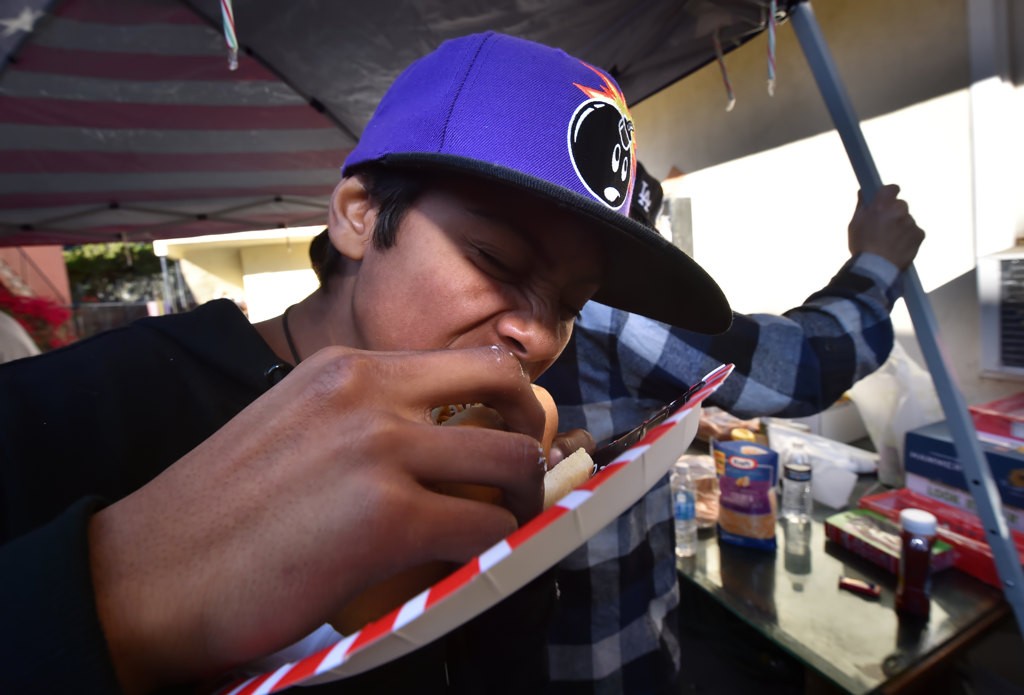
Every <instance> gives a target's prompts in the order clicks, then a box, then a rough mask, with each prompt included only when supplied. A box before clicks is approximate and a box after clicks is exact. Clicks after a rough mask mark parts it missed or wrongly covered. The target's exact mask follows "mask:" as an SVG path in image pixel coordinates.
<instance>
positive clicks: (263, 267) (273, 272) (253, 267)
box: [241, 241, 317, 321]
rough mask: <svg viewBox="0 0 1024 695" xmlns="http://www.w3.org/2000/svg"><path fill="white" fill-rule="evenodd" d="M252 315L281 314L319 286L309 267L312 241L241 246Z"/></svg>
mask: <svg viewBox="0 0 1024 695" xmlns="http://www.w3.org/2000/svg"><path fill="white" fill-rule="evenodd" d="M241 259H242V270H243V273H244V285H245V297H246V302H247V304H248V308H249V319H250V320H252V321H262V320H264V319H269V318H273V317H274V316H279V315H281V314H282V313H283V312H284V310H285V309H287V308H288V307H289V306H290V305H292V304H294V303H295V302H297V301H299V300H301V299H304V298H305V297H307V296H309V295H310V294H311V293H312V292H313V290H315V289H316V288H317V279H316V274H315V273H314V272H313V270H312V269H311V268H310V267H309V242H308V241H304V242H292V243H289V244H275V245H273V246H253V247H249V248H245V249H242V250H241Z"/></svg>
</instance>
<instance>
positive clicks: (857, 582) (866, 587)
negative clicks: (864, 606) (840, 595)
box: [839, 577, 882, 598]
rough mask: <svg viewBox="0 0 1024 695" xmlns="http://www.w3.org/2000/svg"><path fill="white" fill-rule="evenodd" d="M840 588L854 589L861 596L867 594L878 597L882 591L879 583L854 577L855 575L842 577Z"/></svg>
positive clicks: (870, 596) (869, 596)
mask: <svg viewBox="0 0 1024 695" xmlns="http://www.w3.org/2000/svg"><path fill="white" fill-rule="evenodd" d="M839 588H840V589H846V590H847V591H852V592H853V593H855V594H860V595H861V596H867V597H868V598H878V597H879V596H880V595H881V593H882V590H881V589H880V588H879V587H878V585H877V584H874V583H872V582H866V581H864V580H863V579H854V578H853V577H840V578H839Z"/></svg>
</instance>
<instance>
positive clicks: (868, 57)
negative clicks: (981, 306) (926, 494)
mask: <svg viewBox="0 0 1024 695" xmlns="http://www.w3.org/2000/svg"><path fill="white" fill-rule="evenodd" d="M1009 4H1010V5H1013V3H1012V2H1011V3H1009ZM813 7H814V11H815V14H816V16H817V19H818V22H819V23H820V25H821V28H822V32H823V34H824V37H825V39H826V41H827V43H828V46H829V48H830V50H831V53H832V55H833V58H834V60H835V64H836V67H837V70H838V71H839V74H840V76H841V77H842V79H843V81H844V84H845V88H846V91H847V93H848V95H849V97H850V101H851V103H852V105H853V107H854V110H855V111H856V112H857V114H858V116H859V117H860V120H861V126H862V130H863V133H864V137H865V139H866V140H867V143H868V146H869V148H870V151H871V153H872V155H873V158H874V161H875V164H876V166H877V168H878V171H879V173H880V175H881V178H882V179H883V181H885V182H887V183H897V184H899V185H900V186H901V189H902V193H901V195H902V196H903V197H904V198H905V199H906V200H907V201H908V202H909V203H910V206H911V211H912V214H913V215H914V217H915V219H917V221H918V222H919V224H920V225H921V227H922V228H924V229H925V231H926V232H927V235H928V236H927V239H926V241H925V243H924V245H923V246H922V249H921V251H920V253H919V255H918V258H917V261H916V262H915V268H916V270H917V272H918V274H919V275H920V278H921V281H922V284H923V286H924V288H925V290H926V292H928V294H929V298H930V300H931V304H932V306H933V308H934V311H935V314H936V318H937V319H938V321H939V326H940V337H941V340H942V343H943V348H944V350H946V352H947V359H948V360H949V361H950V363H951V366H952V367H953V370H954V377H955V379H956V380H957V382H958V383H959V384H960V386H961V388H962V390H963V391H964V394H965V397H966V398H967V399H968V401H969V402H970V401H976V400H983V399H987V398H989V397H995V396H997V395H1003V394H1004V393H1007V392H1012V391H1017V390H1021V389H1022V388H1024V384H1021V383H1020V382H1013V381H1006V380H1003V379H992V378H988V377H983V376H981V375H980V373H979V371H980V370H979V369H978V361H979V360H978V353H979V338H978V332H979V320H978V300H977V289H976V283H975V281H974V268H975V263H976V259H977V257H978V255H980V254H981V253H984V252H987V253H991V252H993V251H995V250H999V249H1003V248H1006V247H1008V246H1012V245H1013V243H1014V240H1015V237H1016V236H1017V234H1018V233H1019V232H1021V230H1022V229H1024V228H1022V227H1021V223H1020V221H1021V220H1022V219H1024V215H1022V213H1021V211H1022V210H1024V195H1020V193H1021V192H1024V190H1022V186H1021V185H1020V182H1021V180H1022V178H1021V175H1020V174H1018V173H1017V172H1016V169H1017V167H1016V166H1015V165H1012V163H1013V162H1019V161H1021V157H1020V156H1019V155H1020V153H1021V152H1022V151H1024V146H1022V139H1024V127H1022V126H1019V125H1014V124H1020V123H1024V118H1021V117H1020V116H1021V115H1022V114H1024V108H1021V106H1020V104H1021V101H1022V98H1021V96H1020V91H1021V90H1019V89H1017V90H1014V89H1013V87H1012V86H1010V85H1011V83H1009V82H1007V81H1006V80H1000V79H998V76H997V77H996V78H993V79H986V76H985V71H986V69H987V68H986V65H987V64H986V61H989V62H992V61H995V62H996V63H997V64H998V65H1004V66H1005V65H1010V64H1011V61H1010V60H1009V59H1007V60H1006V61H1004V62H1003V63H999V61H998V56H997V55H995V54H996V53H998V51H999V45H998V42H996V44H995V45H990V44H993V42H992V41H991V40H988V41H987V42H986V41H985V37H986V36H988V37H989V39H991V34H992V32H993V31H1002V30H1004V29H1006V27H1010V29H1006V37H1005V38H1006V41H1005V42H1004V43H1005V44H1006V45H1007V46H1005V47H1008V48H1016V47H1019V46H1024V39H1022V38H1021V37H1022V36H1024V32H1022V31H1021V28H1020V24H1021V23H1020V22H1018V21H1016V20H1014V21H1015V23H1011V24H1009V25H1008V24H1006V23H1005V20H1006V14H1007V11H1006V5H1005V3H1002V2H1000V1H999V0H900V2H891V1H890V0H815V1H814V2H813ZM1000 7H1002V11H1003V14H1002V15H1001V16H1002V20H1003V22H1004V23H1003V24H1002V25H1001V28H999V27H997V28H996V29H993V28H992V27H991V26H989V25H987V24H986V22H987V21H989V20H990V19H991V16H990V15H991V12H993V11H995V12H996V14H997V15H998V11H999V8H1000ZM1018 9H1019V8H1018ZM986 12H988V13H989V14H986ZM1013 27H1016V28H1013ZM776 46H777V49H776V50H777V53H776V65H777V82H776V87H775V95H774V96H773V97H772V96H769V95H768V92H767V85H766V70H767V57H766V50H767V36H766V35H765V34H762V35H761V36H759V37H757V38H756V39H755V40H753V41H751V42H750V43H748V44H747V45H745V46H743V47H741V48H739V49H738V50H736V51H734V52H732V53H730V54H729V55H727V56H726V57H725V64H726V69H727V73H728V76H729V79H730V82H731V83H732V86H733V90H734V93H735V96H736V103H735V107H734V108H733V109H732V110H731V111H728V112H727V111H726V108H725V107H726V90H725V86H724V84H723V79H722V76H721V73H720V71H719V67H718V65H716V64H714V63H712V64H710V65H708V66H706V67H705V68H703V69H702V70H701V71H699V72H698V73H696V74H694V75H691V76H690V77H688V78H686V79H684V80H682V81H680V82H679V83H677V84H676V85H674V86H672V87H670V88H669V89H666V90H664V91H663V92H661V93H659V94H657V95H655V96H654V97H651V98H650V99H647V100H645V101H644V102H642V103H640V104H637V105H636V106H635V107H634V108H633V115H634V118H635V119H636V123H637V133H638V153H639V157H640V160H641V161H643V162H644V164H645V166H646V167H647V168H648V170H649V171H651V173H652V174H654V175H655V176H659V177H665V176H667V175H668V174H669V172H670V171H671V170H672V169H673V168H675V169H677V170H679V171H682V172H683V174H684V175H683V176H681V177H678V178H674V179H672V180H671V181H669V182H668V183H667V186H666V188H667V192H668V194H669V195H670V196H672V197H675V198H687V199H689V206H690V210H691V215H692V220H691V222H692V235H693V253H694V256H695V257H696V258H697V260H698V261H700V262H701V263H702V264H703V265H705V267H707V268H708V270H709V271H710V272H711V273H712V274H713V275H714V276H715V277H716V278H717V279H719V281H720V283H721V284H722V286H723V288H724V290H725V292H726V294H727V295H728V296H729V298H730V300H731V301H732V302H733V304H734V306H735V308H736V309H738V310H740V311H743V312H747V313H754V312H771V313H780V312H782V311H784V310H786V309H788V308H789V307H792V306H795V305H797V304H799V303H800V302H802V301H803V299H804V298H805V297H806V296H807V295H808V294H809V293H811V292H812V291H814V290H816V289H817V288H819V287H821V286H822V285H823V284H824V283H826V282H827V281H828V279H829V278H830V277H831V276H832V274H834V272H835V271H836V269H837V268H838V267H839V265H840V264H841V263H842V262H843V261H844V260H845V259H846V258H847V257H848V255H849V254H848V250H847V242H846V227H847V224H848V222H849V219H850V216H851V214H852V212H853V209H854V206H855V203H856V195H857V189H858V188H859V186H858V183H857V180H856V178H855V176H854V174H853V171H852V169H851V167H850V164H849V159H848V158H847V155H846V152H845V150H844V148H843V145H842V142H841V140H840V138H839V136H838V134H837V133H836V132H835V130H834V129H833V126H832V122H831V119H830V117H829V115H828V113H827V110H826V108H825V106H824V102H823V100H822V98H821V96H820V93H819V91H818V88H817V86H816V84H815V82H814V79H813V76H812V75H811V73H810V70H809V68H808V66H807V62H806V60H805V58H804V56H803V53H802V51H801V49H800V46H799V44H798V42H797V40H796V36H795V34H794V32H793V27H792V26H791V25H790V24H788V23H787V24H783V25H781V26H780V27H779V28H778V32H777V44H776ZM1012 55H1014V56H1015V55H1017V54H1016V53H1012ZM1013 60H1017V59H1016V58H1014V59H1013ZM988 68H991V65H989V66H988ZM986 89H989V91H988V92H986V91H985V90H986ZM1008 106H1009V108H1008ZM981 124H984V126H985V128H984V129H982V127H981ZM979 189H980V190H979ZM1014 192H1016V195H1014ZM979 220H982V221H983V223H979ZM893 320H894V324H895V326H896V329H897V332H898V334H899V336H900V338H899V339H900V341H901V343H902V344H904V346H905V347H906V348H907V351H908V352H909V353H910V354H911V355H912V356H914V357H916V358H917V359H918V360H919V361H921V362H922V364H923V360H921V359H920V353H919V351H918V349H917V343H916V339H915V337H914V333H913V330H914V329H913V325H912V322H911V320H910V317H909V315H908V314H907V312H906V309H905V306H904V305H903V302H902V301H901V302H900V304H899V306H898V307H897V309H896V310H895V311H894V313H893Z"/></svg>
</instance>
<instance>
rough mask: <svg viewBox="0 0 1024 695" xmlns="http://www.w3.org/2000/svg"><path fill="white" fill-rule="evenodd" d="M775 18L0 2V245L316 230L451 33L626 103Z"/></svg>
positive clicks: (684, 9) (715, 3) (678, 12)
mask: <svg viewBox="0 0 1024 695" xmlns="http://www.w3.org/2000/svg"><path fill="white" fill-rule="evenodd" d="M792 4H793V3H792V2H787V1H784V0H780V1H779V2H778V11H777V15H776V16H777V17H778V18H779V20H783V19H785V17H786V15H787V13H788V12H789V9H790V6H791V5H792ZM222 5H224V6H226V7H229V8H231V9H232V10H233V17H234V22H233V28H234V38H236V39H237V46H238V48H239V54H238V61H237V69H231V67H230V65H229V57H228V56H229V48H228V43H229V37H230V36H231V35H230V32H228V33H226V32H225V22H224V18H223V14H222ZM768 8H769V2H768V0H646V1H642V2H621V0H585V1H582V0H547V1H546V2H544V3H535V4H532V5H530V4H524V3H520V2H512V1H511V0H494V1H492V2H487V3H481V2H473V1H470V0H383V1H382V2H369V3H366V2H360V3H353V2H327V1H326V0H322V1H320V2H313V1H306V0H301V1H297V2H281V1H280V0H234V2H228V0H224V2H221V3H219V2H216V1H215V0H195V1H191V2H190V1H187V0H64V1H63V2H61V1H56V2H55V1H54V0H0V69H2V71H0V245H8V246H9V245H30V244H53V243H57V244H75V243H85V242H93V241H114V240H152V239H158V238H168V237H181V236H190V235H198V234H216V233H224V232H237V231H244V230H253V229H268V228H274V227H296V226H302V225H313V224H320V223H323V222H324V221H325V219H326V216H325V211H326V204H327V200H328V197H329V195H330V192H331V190H332V189H333V187H334V185H335V184H336V183H337V181H338V178H339V167H340V166H341V164H342V162H343V161H344V157H345V155H346V153H347V152H348V151H349V150H350V149H351V148H352V146H353V145H354V144H355V142H356V141H357V139H358V137H359V134H360V132H361V131H362V128H363V127H364V125H365V124H366V122H367V121H368V120H369V118H370V116H371V114H372V113H373V109H374V107H375V106H376V104H377V102H378V100H379V99H380V97H381V95H382V94H383V93H384V91H385V90H386V89H387V88H388V86H389V85H390V84H391V82H392V80H393V79H394V78H395V76H396V75H397V74H398V73H399V72H401V70H402V69H404V68H405V67H406V66H407V65H408V64H409V63H411V62H412V61H413V60H415V59H416V58H418V57H419V56H422V55H424V54H426V53H428V52H430V51H431V50H433V49H434V48H435V47H437V45H438V44H440V43H441V42H442V41H444V40H445V39H448V38H451V37H454V36H459V35H463V34H466V33H471V32H476V31H484V30H488V29H493V30H497V31H502V32H505V33H509V34H514V35H518V36H522V37H525V38H529V39H533V40H536V41H540V42H542V43H546V44H549V45H553V46H557V47H560V48H563V49H565V50H566V51H568V52H569V53H570V54H573V55H576V56H578V57H580V58H582V59H584V60H586V61H588V62H590V63H593V64H595V65H598V66H601V67H603V68H605V69H606V70H608V71H609V72H610V73H612V74H613V75H614V76H615V77H616V78H617V80H618V81H619V83H620V85H621V87H622V89H623V92H624V93H625V95H626V98H627V100H628V101H629V103H630V104H635V103H637V102H639V101H641V100H642V99H644V98H646V97H649V96H651V95H652V94H654V93H656V92H658V91H659V90H660V89H662V88H664V87H666V86H667V85H669V84H671V83H673V82H675V81H677V80H679V79H681V78H682V77H684V76H686V75H687V74H689V73H691V72H693V71H694V70H696V69H698V68H699V67H701V66H703V65H705V64H707V63H708V62H709V61H712V60H715V56H716V39H717V43H718V45H719V46H720V49H721V51H722V52H723V53H725V52H728V51H730V50H732V49H734V48H736V47H738V46H740V45H741V44H743V43H745V42H746V41H747V40H749V39H750V38H752V37H753V36H756V35H757V34H758V33H760V32H761V31H763V30H764V29H765V28H766V26H767V24H768V11H769V10H768Z"/></svg>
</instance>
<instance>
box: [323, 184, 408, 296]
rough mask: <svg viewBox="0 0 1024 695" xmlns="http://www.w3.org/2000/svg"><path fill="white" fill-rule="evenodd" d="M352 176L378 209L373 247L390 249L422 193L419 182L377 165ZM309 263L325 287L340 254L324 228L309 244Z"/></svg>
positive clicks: (335, 270) (335, 269)
mask: <svg viewBox="0 0 1024 695" xmlns="http://www.w3.org/2000/svg"><path fill="white" fill-rule="evenodd" d="M352 175H353V176H358V177H359V178H360V179H361V180H362V182H363V185H364V186H365V187H366V191H367V193H368V194H369V196H370V200H371V201H372V202H373V203H374V204H375V205H376V206H377V219H376V221H375V222H374V225H373V236H372V243H373V246H374V248H376V249H379V250H384V249H389V248H391V247H392V246H394V245H395V241H396V239H397V233H398V225H399V223H401V221H402V217H404V216H405V213H406V211H407V210H408V209H409V206H410V205H412V203H413V202H414V201H415V200H416V198H418V197H419V195H420V194H421V193H422V192H423V188H424V183H423V181H422V179H421V178H420V177H418V176H416V175H414V174H411V173H409V172H407V171H400V170H397V169H390V168H386V167H380V166H367V167H362V168H361V169H359V170H356V171H354V172H353V174H352ZM309 261H310V264H312V266H313V272H315V273H316V277H317V280H319V281H320V286H321V287H324V286H326V285H327V281H328V280H329V279H330V277H331V276H332V275H334V274H335V273H336V272H337V271H338V264H339V263H340V262H341V254H340V253H339V252H338V250H337V249H336V248H334V245H333V244H332V243H331V239H330V237H329V236H328V234H327V230H326V229H325V230H323V231H322V232H320V233H319V234H317V235H316V237H315V238H314V239H313V241H312V243H310V245H309Z"/></svg>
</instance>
